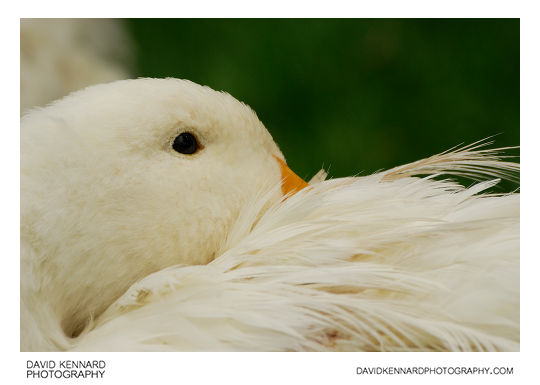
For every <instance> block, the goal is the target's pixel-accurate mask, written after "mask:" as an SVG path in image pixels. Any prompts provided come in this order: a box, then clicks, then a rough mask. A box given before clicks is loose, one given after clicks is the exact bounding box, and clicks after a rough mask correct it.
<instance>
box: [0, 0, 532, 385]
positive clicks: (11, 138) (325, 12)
mask: <svg viewBox="0 0 540 385" xmlns="http://www.w3.org/2000/svg"><path fill="white" fill-rule="evenodd" d="M150 3H151V5H152V8H151V9H149V4H150ZM150 3H149V2H144V3H143V2H140V3H132V2H130V3H127V2H126V3H124V4H121V3H113V2H111V1H101V0H98V1H92V2H84V3H82V2H74V1H23V2H19V3H17V4H16V5H13V6H12V7H16V9H13V8H12V9H5V13H4V15H3V18H2V26H1V28H2V33H1V34H0V36H1V39H2V47H3V48H2V50H3V60H2V72H1V74H2V75H3V76H2V79H3V90H2V91H3V92H2V106H4V108H2V111H3V114H2V116H3V121H2V123H3V124H2V126H3V127H2V129H3V130H4V135H3V136H2V137H3V139H4V140H3V144H4V146H2V147H3V151H2V174H1V175H2V179H3V181H4V183H3V189H2V190H3V191H2V200H1V201H2V213H3V214H4V215H3V216H2V217H3V220H2V232H1V234H2V235H3V243H4V244H5V245H7V247H5V248H4V253H3V258H4V259H5V261H7V265H6V266H5V267H4V269H3V270H2V272H3V275H4V277H5V278H4V279H3V280H2V289H3V290H2V293H4V301H3V303H4V304H3V308H4V309H3V311H2V330H3V333H2V338H3V340H2V341H3V343H2V350H3V351H4V352H7V353H9V355H8V356H7V357H6V355H4V358H3V359H2V367H3V368H5V369H4V373H3V375H2V382H4V379H6V378H10V379H11V381H9V382H10V383H26V382H31V383H36V381H39V380H29V381H24V376H25V370H26V369H25V367H26V360H27V359H42V360H43V359H86V358H88V359H104V360H106V361H107V373H106V377H105V379H103V380H98V381H95V382H96V383H101V384H116V383H119V382H122V383H127V382H130V383H141V382H156V381H157V383H162V382H172V381H171V380H174V382H175V383H181V382H184V381H189V383H209V382H210V381H212V382H214V381H215V382H220V383H221V382H224V381H225V382H228V381H234V382H235V383H238V384H242V383H249V384H253V383H263V384H264V383H272V384H276V383H280V382H283V383H296V382H299V381H306V380H309V381H310V383H313V382H314V383H325V384H328V383H336V384H347V383H364V381H366V382H368V383H381V382H383V383H385V382H387V381H399V383H400V384H402V383H403V384H407V383H414V384H420V383H428V382H429V383H430V384H431V383H432V382H433V381H434V380H435V381H437V383H440V382H442V383H447V382H454V381H460V382H463V383H484V382H488V381H489V383H499V382H502V381H505V382H506V381H508V382H512V383H528V382H530V380H531V379H532V378H538V377H539V375H538V369H537V365H538V363H537V361H538V359H537V358H536V357H538V352H537V348H538V346H540V345H539V344H538V342H539V341H538V324H537V321H538V311H537V303H538V294H539V293H540V290H539V287H538V281H539V278H538V274H539V272H540V269H539V266H538V262H537V261H538V258H540V252H539V251H538V249H539V247H538V245H536V244H534V243H533V242H535V241H536V239H537V238H538V236H537V232H538V226H537V225H536V222H537V221H538V214H539V210H538V198H537V197H536V196H535V195H536V194H535V193H537V192H540V190H539V189H538V186H537V184H538V177H537V174H538V169H537V168H536V167H535V166H537V165H538V159H537V158H536V157H535V155H536V154H535V153H536V152H537V149H536V148H535V147H533V146H537V144H538V143H539V141H538V132H539V130H540V124H539V119H538V115H539V111H538V105H539V95H538V93H539V90H540V84H539V81H538V80H539V79H538V71H539V69H540V61H539V53H538V51H539V50H538V48H537V45H538V20H537V18H536V17H535V16H534V15H535V14H537V13H536V12H534V11H535V9H534V6H533V5H531V4H532V3H533V2H516V1H513V2H508V1H453V2H452V3H450V2H444V3H442V2H436V1H410V0H409V1H397V0H396V1H384V2H383V1H378V2H369V3H368V2H358V3H357V5H356V6H355V7H350V6H347V3H348V2H345V1H332V2H328V1H325V2H292V1H290V0H289V1H281V0H280V1H273V2H266V3H264V4H263V5H258V6H255V5H254V2H253V1H222V2H218V1H215V2H205V3H201V2H197V3H196V4H195V2H189V3H186V2H173V1H170V2H164V1H152V2H150ZM209 3H210V4H209ZM450 4H451V5H450ZM527 4H528V5H527ZM164 15H166V16H178V17H231V16H234V17H292V16H302V17H352V16H354V17H521V45H522V49H521V111H522V114H521V126H522V127H523V129H522V130H521V134H522V135H523V140H522V142H523V148H522V152H521V153H522V157H523V158H524V159H523V164H524V166H523V174H524V177H523V192H524V194H523V207H525V210H523V218H522V219H523V222H522V223H523V225H522V239H523V243H522V244H523V247H522V253H521V255H522V256H521V263H522V265H521V266H522V269H521V295H522V304H523V306H522V307H521V319H522V327H521V331H522V343H521V353H497V354H486V353H438V354H429V353H403V354H401V353H400V354H396V353H390V354H387V353H330V354H326V353H256V354H254V353H167V354H160V353H147V354H144V353H126V354H121V353H98V354H89V353H81V354H67V353H64V354H60V353H55V354H52V353H49V354H46V353H32V354H31V353H19V336H18V333H16V332H15V331H16V330H18V329H19V319H18V318H19V317H18V315H19V296H18V287H19V285H18V281H19V280H18V277H19V274H18V271H19V263H18V254H19V243H18V240H19V235H18V223H19V189H18V188H19V167H18V166H19V146H18V143H19V136H18V129H17V128H18V127H19V105H18V101H19V60H18V59H19V20H18V19H19V17H53V16H55V17H162V16H164ZM14 59H15V60H14ZM6 278H7V279H6ZM533 358H536V359H534V360H533ZM368 365H371V366H387V365H396V366H417V365H422V366H426V365H430V366H437V365H440V366H449V365H465V366H469V367H470V366H475V365H478V366H512V367H514V375H512V376H498V377H497V376H485V377H479V376H453V377H451V376H429V375H425V376H411V377H408V376H370V377H369V378H365V377H362V376H358V375H356V373H355V370H356V367H357V366H368ZM6 370H7V371H6ZM82 381H84V383H94V381H89V380H82ZM53 382H54V381H51V380H49V381H48V383H53ZM63 382H64V383H74V382H76V381H67V382H66V380H64V381H63Z"/></svg>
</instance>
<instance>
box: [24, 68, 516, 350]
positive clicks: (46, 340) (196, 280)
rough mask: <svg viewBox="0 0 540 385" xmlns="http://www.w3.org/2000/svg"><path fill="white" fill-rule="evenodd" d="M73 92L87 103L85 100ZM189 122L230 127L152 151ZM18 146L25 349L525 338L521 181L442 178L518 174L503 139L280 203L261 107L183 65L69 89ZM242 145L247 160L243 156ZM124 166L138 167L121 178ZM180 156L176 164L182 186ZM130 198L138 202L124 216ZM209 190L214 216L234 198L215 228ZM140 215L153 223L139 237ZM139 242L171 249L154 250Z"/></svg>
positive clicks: (511, 344)
mask: <svg viewBox="0 0 540 385" xmlns="http://www.w3.org/2000/svg"><path fill="white" fill-rule="evenodd" d="M126 93H127V94H129V95H130V97H129V98H128V100H124V99H123V97H124V96H125V95H126ZM100 98H101V99H100ZM103 98H105V99H106V100H102V99H103ZM98 99H99V100H101V101H100V102H97V104H94V103H95V102H96V101H97V100H98ZM82 102H84V105H85V111H87V112H85V111H81V110H77V111H76V112H77V113H75V111H73V110H76V108H77V107H80V106H79V103H82ZM115 103H116V104H115ZM102 105H103V106H109V107H108V108H105V111H102V113H101V114H100V115H99V116H96V114H95V110H94V108H98V107H99V106H102ZM110 106H114V108H113V107H110ZM137 106H139V108H137ZM142 106H144V107H142ZM130 109H131V110H130ZM141 109H142V110H146V111H141ZM127 111H132V113H133V115H131V116H128V115H126V112H127ZM150 112H152V113H151V114H150ZM80 114H83V116H82V117H81V116H80ZM189 119H191V120H189ZM188 120H189V122H188V126H190V127H191V128H192V129H195V130H201V132H203V131H205V130H207V129H209V127H211V129H210V131H207V134H208V133H209V132H212V135H215V138H221V139H219V140H216V141H209V142H208V143H207V146H206V147H205V150H206V151H207V152H206V153H205V154H203V153H202V152H201V154H200V156H199V158H197V159H196V158H193V159H189V162H190V163H189V170H190V173H187V174H184V173H183V172H182V170H183V169H185V168H186V167H188V166H187V163H185V161H186V159H179V158H174V157H172V156H171V155H170V154H168V153H167V152H166V151H163V148H161V151H162V152H163V153H160V152H157V150H156V149H155V148H154V147H152V146H153V145H154V144H156V143H158V142H160V141H162V142H163V138H164V137H167V136H166V135H165V136H162V135H161V134H160V132H168V131H167V130H169V129H170V128H171V127H175V124H176V126H178V124H179V123H178V122H184V123H185V122H186V121H188ZM141 122H142V123H141ZM174 122H176V123H175V124H173V123H174ZM184 123H182V124H184ZM26 130H27V131H28V132H30V133H31V134H30V135H29V134H27V133H26V134H25V131H26ZM104 130H105V131H104ZM175 132H176V131H175ZM66 133H69V135H68V136H66V135H65V134H66ZM225 133H226V134H225ZM35 135H38V139H39V140H37V141H36V140H35V139H36V137H35ZM208 135H209V134H208ZM150 137H152V138H154V139H156V138H157V141H155V142H153V141H152V140H150V139H149V138H150ZM154 139H153V140H154ZM118 140H120V142H118ZM21 141H22V146H21V148H22V150H21V152H22V153H21V159H22V160H21V162H22V165H21V190H22V191H21V233H22V235H21V245H22V250H21V260H22V262H21V263H22V264H21V329H22V331H21V344H22V349H23V350H51V349H58V350H70V349H71V350H83V351H84V350H98V351H102V350H112V351H117V350H121V351H123V350H249V351H251V350H263V351H275V350H277V351H283V350H368V351H373V350H376V351H410V350H422V351H424V350H445V351H446V350H455V351H463V350H465V351H468V350H489V351H492V350H504V351H514V350H519V194H515V193H514V194H503V195H495V194H483V192H484V191H485V190H486V189H488V188H489V187H491V186H493V185H494V184H496V183H497V180H496V179H494V180H488V181H485V182H481V183H477V184H474V185H472V186H470V187H468V188H467V187H463V186H461V185H459V184H457V183H455V182H452V181H450V180H435V179H434V176H441V175H442V174H444V173H449V174H463V175H469V176H471V174H473V176H478V175H484V176H492V177H500V176H503V177H507V176H510V175H512V174H513V173H515V172H516V171H518V170H519V166H518V165H517V164H515V163H510V162H503V161H501V160H499V159H498V158H497V157H496V153H495V152H494V151H489V150H482V149H480V148H479V146H472V147H471V146H469V147H464V148H461V149H458V150H454V151H450V152H447V153H443V154H440V155H437V156H434V157H431V158H428V159H426V160H422V161H419V162H415V163H412V164H409V165H405V166H402V167H397V168H395V169H392V170H389V171H385V172H380V173H377V174H374V175H370V176H366V177H356V178H342V179H334V180H328V181H322V182H319V181H317V182H313V183H312V184H311V186H310V187H307V188H305V189H303V190H301V191H300V192H298V193H296V194H295V195H293V196H290V197H289V198H288V199H286V200H285V201H282V199H280V198H279V195H280V175H279V168H278V167H277V165H276V162H275V160H274V159H272V155H274V156H277V157H282V155H281V153H279V150H277V147H275V145H274V144H273V142H272V141H271V140H270V139H269V136H268V135H267V133H266V130H264V127H263V126H262V125H260V123H258V121H257V120H256V119H255V118H254V115H253V114H252V113H251V112H250V111H249V110H248V109H247V108H246V107H245V106H243V105H241V104H239V103H238V102H236V101H235V100H234V99H232V98H231V97H229V96H228V95H224V94H220V93H215V92H213V91H211V90H209V89H207V88H202V87H199V86H196V85H194V84H192V83H187V82H182V81H178V80H172V79H171V80H151V79H142V80H137V81H128V82H118V83H113V84H111V85H107V86H99V87H92V88H90V89H88V90H85V91H83V92H81V93H78V94H76V95H73V96H70V97H69V98H67V99H65V100H64V101H62V102H60V103H57V104H56V105H53V106H52V107H49V108H48V109H44V110H42V111H37V112H35V113H33V114H31V115H29V116H28V117H26V118H25V119H23V127H22V134H21ZM238 142H239V143H241V144H242V145H243V146H247V147H248V148H241V147H235V146H236V145H237V144H238ZM74 143H77V144H80V143H84V144H85V147H84V148H85V151H81V149H80V148H79V147H75V148H74V146H73V144H74ZM126 143H128V144H129V145H126ZM165 143H166V141H165ZM229 145H230V146H232V147H229ZM214 151H216V153H215V154H214V155H213V152H214ZM242 151H243V153H242V155H244V156H246V158H245V159H246V160H249V162H243V163H242V162H238V161H237V159H238V158H237V157H239V155H238V153H239V152H242ZM36 153H37V154H39V155H36ZM89 153H90V154H91V156H89V155H88V154H89ZM96 155H98V156H96ZM247 155H249V157H247ZM206 158H207V159H206ZM241 158H244V157H241ZM119 159H120V160H119ZM205 159H206V160H205ZM44 162H45V165H43V163H44ZM195 162H198V163H202V165H200V166H197V165H196V163H195ZM221 163H224V164H225V165H226V166H225V167H223V165H221ZM60 165H62V166H63V167H64V169H62V170H59V169H58V168H56V169H54V166H60ZM49 167H53V168H52V169H49ZM126 167H127V168H126ZM130 167H134V168H136V169H138V170H140V173H139V172H137V173H132V174H130V175H128V176H127V177H126V176H124V173H125V172H126V171H127V170H128V169H130ZM175 167H176V168H177V169H178V173H180V174H181V175H182V176H183V178H184V179H183V180H180V181H174V182H172V181H170V180H168V179H167V178H166V176H167V175H171V174H172V173H173V170H174V168H175ZM231 167H233V169H231ZM212 168H217V169H218V171H216V170H213V169H212ZM161 169H165V170H166V172H164V173H163V174H160V175H158V176H156V175H154V173H158V174H159V172H160V171H159V170H161ZM74 173H77V174H76V175H75V174H74ZM193 173H195V174H196V175H195V176H194V175H193ZM223 173H229V174H227V177H226V178H223V177H222V176H223V175H222V174H223ZM242 175H248V176H249V177H247V178H244V177H243V176H242ZM414 175H423V177H415V176H414ZM162 177H163V178H162ZM47 178H49V179H47ZM50 178H52V179H50ZM36 179H38V180H37V181H36ZM318 179H321V178H318ZM96 183H100V184H99V185H96ZM43 184H45V186H43ZM81 184H83V185H82V186H81ZM154 184H157V187H156V185H154ZM230 184H232V185H234V187H233V186H230ZM186 185H189V186H190V187H189V188H188V189H186V187H185V186H186ZM134 186H137V190H136V191H132V190H131V188H133V187H134ZM239 187H240V188H239ZM139 190H141V191H144V192H145V193H144V194H139V192H140V191H139ZM207 190H208V192H209V193H208V194H205V192H206V191H207ZM149 192H152V194H156V196H154V197H153V199H152V194H148V193H149ZM218 192H219V193H218ZM216 193H218V195H220V196H219V199H218V200H216V201H212V196H213V194H216ZM94 195H97V196H94ZM177 196H180V198H176V197H177ZM122 197H124V198H122ZM122 199H124V200H128V201H130V202H129V203H130V205H133V207H137V209H139V210H142V213H137V212H134V213H133V216H130V215H129V210H127V208H128V207H129V205H125V204H124V202H121V200H122ZM144 199H152V202H146V201H145V200H144ZM186 199H188V200H190V199H192V201H190V205H197V204H198V206H197V210H198V211H197V210H194V211H189V207H187V206H182V205H183V202H184V200H186ZM197 199H198V200H199V201H200V202H198V203H197V202H196V200H197ZM205 199H209V200H210V201H209V202H206V201H205ZM212 202H214V203H212ZM208 204H210V205H212V207H213V209H212V210H215V211H213V219H212V221H215V220H216V218H220V215H221V213H220V210H225V207H227V205H229V204H230V205H232V207H234V209H233V210H230V211H227V212H226V214H223V215H224V216H225V217H227V218H228V219H227V220H225V221H223V222H222V224H221V226H220V227H219V229H220V230H219V231H216V229H217V228H209V229H208V230H205V229H204V228H201V227H200V226H198V223H199V221H202V223H204V215H208V213H209V211H206V212H202V213H199V211H201V209H202V208H203V207H206V205H208ZM138 205H139V206H140V207H139V206H138ZM102 210H105V212H106V215H105V214H104V213H102V212H101V211H102ZM151 210H154V212H151ZM155 210H158V211H159V214H160V215H156V212H155ZM185 210H187V212H186V211H185ZM179 213H182V214H183V216H182V220H179V221H177V222H175V219H174V218H175V214H179ZM186 213H191V214H192V216H190V215H187V216H186V215H185V214H186ZM96 217H98V219H99V220H95V221H94V219H96ZM101 220H105V221H107V222H103V223H101V222H100V221H101ZM186 220H187V221H190V220H191V221H192V222H187V223H186ZM74 221H76V222H74ZM145 221H146V222H145ZM149 221H153V222H149ZM160 221H163V222H160ZM99 224H101V225H102V226H104V227H105V230H104V231H96V229H95V228H94V227H95V226H98V225H99ZM170 226H175V227H174V228H170ZM140 227H143V228H146V229H147V230H148V229H152V231H150V232H151V233H152V234H153V237H149V239H147V240H146V242H140V241H139V240H137V237H141V236H142V237H144V235H143V233H140V232H138V231H139V229H140ZM190 228H196V229H197V231H195V232H192V233H190V234H191V236H190V237H189V238H183V239H182V242H178V241H175V242H173V241H172V240H171V239H170V238H171V237H175V236H176V235H175V234H178V233H176V232H175V231H177V230H178V229H181V230H182V232H184V231H188V229H190ZM114 231H126V234H125V237H120V236H117V234H116V233H114ZM130 231H133V232H134V233H135V238H134V235H133V234H130V233H129V232H130ZM87 234H91V235H92V236H91V237H90V238H86V237H85V235H87ZM107 234H108V235H109V237H112V238H114V242H113V243H110V242H109V241H108V238H107V236H106V235H107ZM177 236H178V237H180V238H182V237H181V233H180V235H177ZM167 237H169V238H167ZM197 238H199V239H197ZM201 240H202V241H201ZM92 242H94V244H91V243H92ZM118 242H120V243H122V244H117V243H118ZM131 242H133V244H131ZM81 243H82V244H81ZM184 243H185V244H184ZM190 243H194V244H195V245H197V247H195V248H190V249H189V250H190V253H188V254H185V253H184V250H183V247H184V246H185V247H189V245H188V244H190ZM134 245H135V246H134ZM204 245H207V247H206V248H205V246H204ZM76 250H78V252H79V254H74V251H76ZM148 250H151V252H152V255H151V257H152V258H156V259H157V261H161V262H159V263H157V262H156V261H153V262H155V264H154V265H152V266H151V265H149V262H148V261H147V260H146V257H144V256H145V255H147V252H148ZM197 250H200V251H201V252H202V254H204V255H203V256H200V257H198V258H194V257H193V253H194V252H196V251H197ZM121 251H124V252H127V253H128V254H130V255H131V257H130V258H125V256H123V255H118V253H119V252H121ZM81 252H82V253H84V258H82V257H81V255H80V253H81ZM174 255H176V257H174ZM208 255H211V257H210V258H209V257H208ZM164 256H166V257H164ZM71 259H73V260H74V261H75V262H74V263H72V261H71ZM118 260H120V261H121V263H119V262H118ZM209 260H211V261H210V262H209V263H205V262H207V261H209ZM197 263H202V264H197ZM141 264H142V265H143V267H144V268H140V265H141ZM193 264H196V265H193ZM49 266H54V268H52V269H51V268H50V267H49ZM134 268H135V269H134ZM133 269H134V270H136V273H131V271H132V270H133ZM60 270H62V271H60ZM63 270H67V271H63ZM126 272H128V273H127V274H126ZM73 276H74V277H76V278H72V277H73ZM60 277H62V278H60ZM51 286H52V287H53V288H52V289H51ZM109 291H111V292H113V293H112V294H111V293H110V292H109ZM68 292H69V293H70V295H67V294H65V293H68ZM73 293H74V294H73ZM71 294H73V295H75V297H76V298H75V299H74V298H72V297H73V295H71ZM54 296H57V297H58V298H51V297H54ZM78 296H80V298H79V297H78ZM89 296H90V298H88V297H89ZM75 300H78V302H77V304H78V306H75V307H74V306H73V305H72V301H75ZM80 304H82V307H81V305H80ZM86 306H88V308H86ZM68 308H69V311H67V312H66V311H65V310H66V309H68ZM81 314H82V316H81ZM90 319H91V320H90ZM73 320H75V321H73ZM85 322H88V323H86V324H85ZM79 333H80V334H79Z"/></svg>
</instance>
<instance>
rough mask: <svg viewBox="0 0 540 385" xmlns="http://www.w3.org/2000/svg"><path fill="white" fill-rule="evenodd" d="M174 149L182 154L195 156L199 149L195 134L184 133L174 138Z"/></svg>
mask: <svg viewBox="0 0 540 385" xmlns="http://www.w3.org/2000/svg"><path fill="white" fill-rule="evenodd" d="M172 148H173V149H174V151H176V152H179V153H180V154H193V153H194V152H195V151H197V149H198V148H199V143H197V139H195V136H193V134H190V133H189V132H183V133H181V134H180V135H178V136H177V137H176V138H174V142H173V144H172Z"/></svg>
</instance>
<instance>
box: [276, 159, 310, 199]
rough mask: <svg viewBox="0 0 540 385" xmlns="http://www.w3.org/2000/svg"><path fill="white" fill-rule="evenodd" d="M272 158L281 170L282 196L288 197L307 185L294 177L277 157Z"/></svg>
mask: <svg viewBox="0 0 540 385" xmlns="http://www.w3.org/2000/svg"><path fill="white" fill-rule="evenodd" d="M274 158H276V160H277V161H278V163H279V167H280V169H281V190H282V191H283V196H285V197H289V196H291V195H294V194H296V193H297V192H298V191H300V190H302V189H303V188H304V187H307V186H308V184H307V183H306V182H305V181H304V180H303V179H302V178H300V177H299V176H298V175H296V174H295V173H294V172H293V171H292V170H291V169H290V168H289V166H287V165H286V164H285V162H284V161H283V160H281V159H280V158H278V157H277V156H274Z"/></svg>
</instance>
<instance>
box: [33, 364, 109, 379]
mask: <svg viewBox="0 0 540 385" xmlns="http://www.w3.org/2000/svg"><path fill="white" fill-rule="evenodd" d="M105 366H106V364H105V361H102V360H99V361H98V360H96V361H75V360H59V361H54V360H48V361H32V360H28V361H26V378H103V376H104V374H105Z"/></svg>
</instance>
